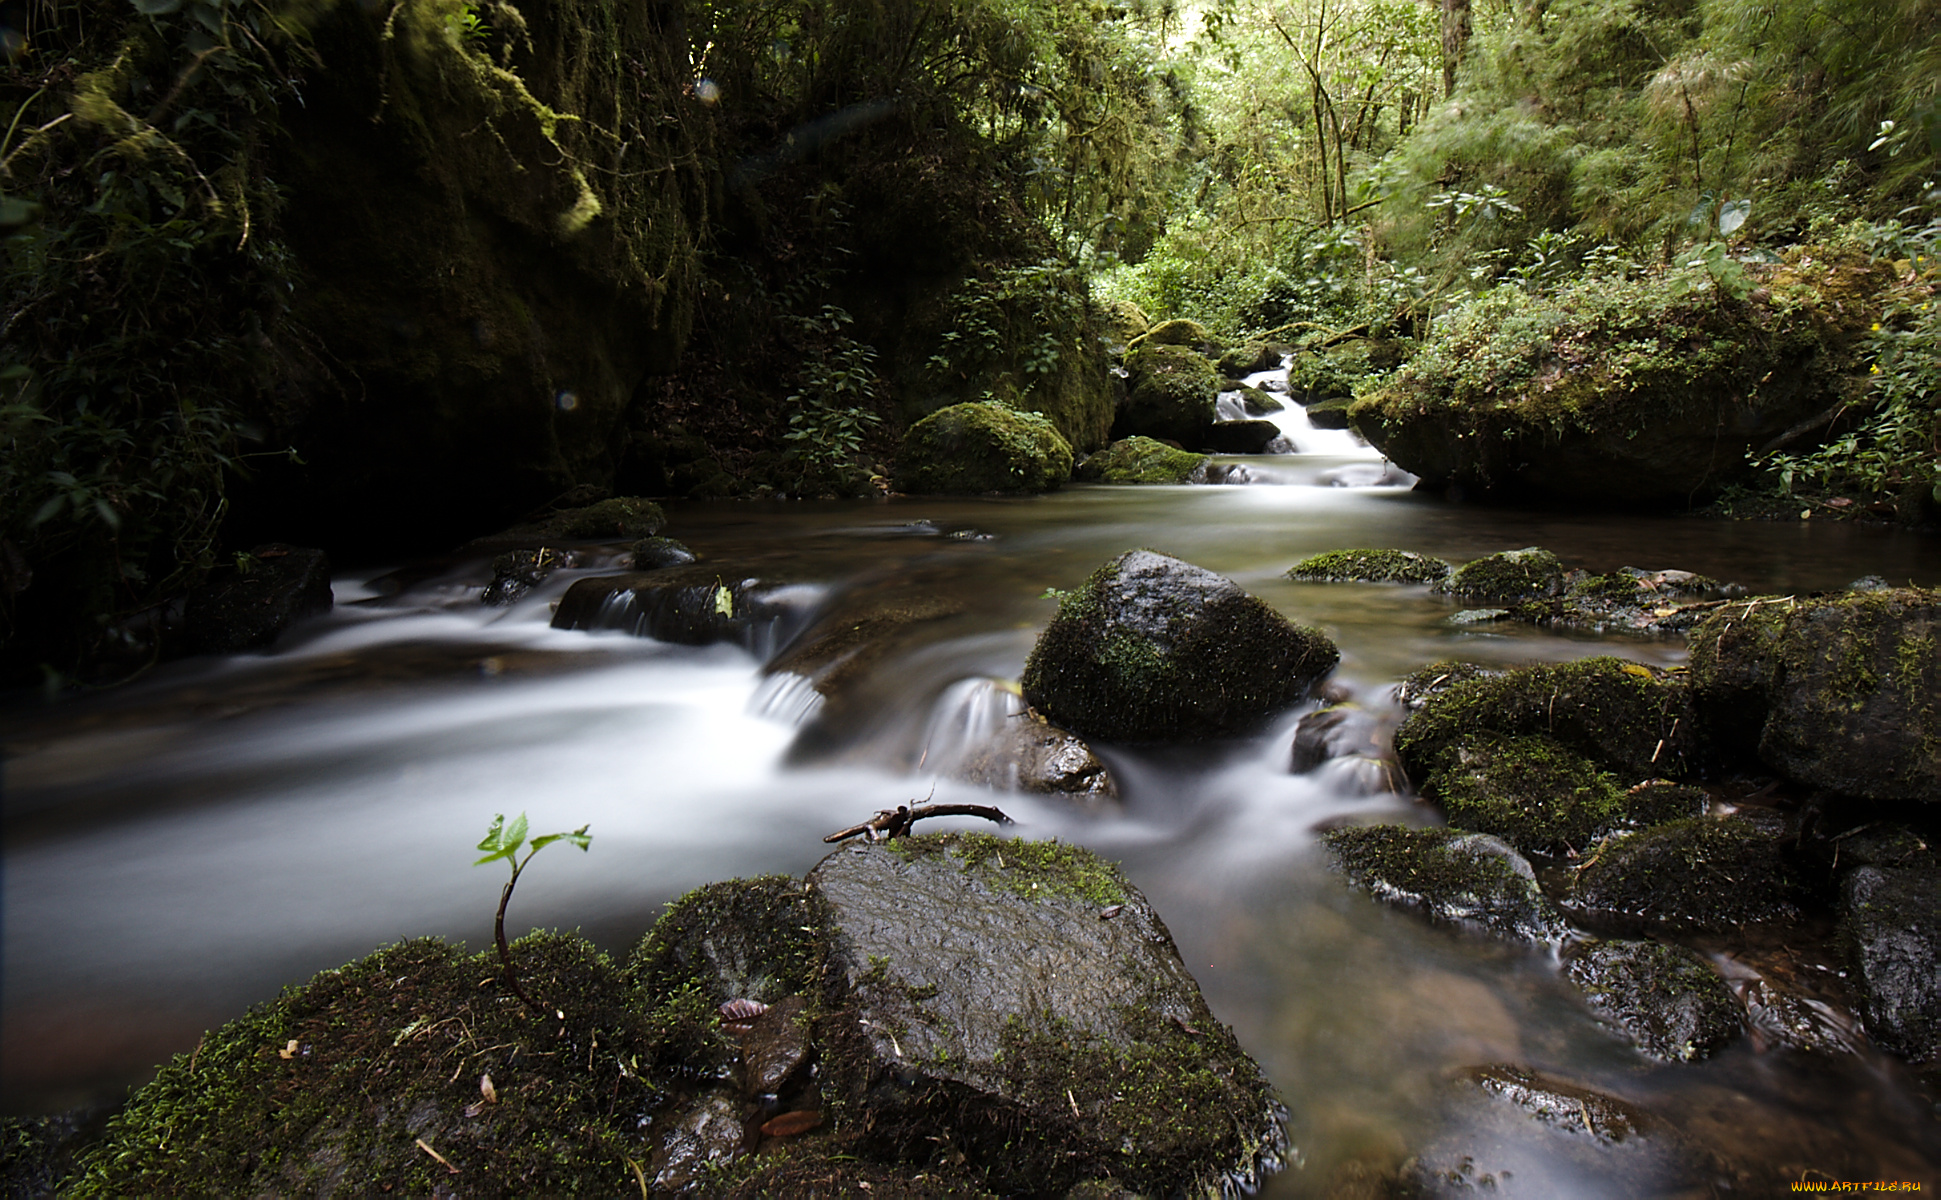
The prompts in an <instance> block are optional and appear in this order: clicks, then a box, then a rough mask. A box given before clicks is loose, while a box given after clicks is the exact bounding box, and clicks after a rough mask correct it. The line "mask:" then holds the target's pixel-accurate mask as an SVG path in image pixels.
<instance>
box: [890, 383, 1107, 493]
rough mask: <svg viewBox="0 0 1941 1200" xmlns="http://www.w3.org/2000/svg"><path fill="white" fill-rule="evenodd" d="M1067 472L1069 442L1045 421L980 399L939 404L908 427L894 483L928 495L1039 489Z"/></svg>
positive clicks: (1057, 481) (1063, 477)
mask: <svg viewBox="0 0 1941 1200" xmlns="http://www.w3.org/2000/svg"><path fill="white" fill-rule="evenodd" d="M1071 473H1072V448H1071V444H1070V443H1069V442H1067V441H1066V440H1065V438H1064V437H1063V436H1062V435H1061V434H1060V433H1059V432H1058V430H1057V429H1056V428H1054V427H1053V426H1052V423H1051V422H1050V421H1049V420H1047V419H1046V418H1045V417H1043V416H1040V415H1039V414H1037V413H1026V412H1018V411H1017V410H1015V409H1013V408H1010V407H1008V406H1006V405H1003V404H995V403H981V402H980V403H970V404H955V405H952V406H950V407H949V408H944V409H939V410H938V411H936V412H934V413H932V414H930V415H929V416H927V417H925V418H924V419H923V420H921V421H919V422H917V423H916V424H915V425H913V426H911V427H910V430H909V432H908V433H906V434H905V435H904V438H903V449H902V452H901V456H900V457H899V459H898V462H897V485H898V486H899V487H901V488H902V489H903V490H905V491H909V492H920V493H933V494H934V493H941V494H959V495H974V494H982V493H987V492H1044V491H1049V490H1051V489H1052V488H1055V487H1057V486H1058V485H1060V484H1062V483H1064V482H1065V480H1067V479H1069V478H1070V477H1071Z"/></svg>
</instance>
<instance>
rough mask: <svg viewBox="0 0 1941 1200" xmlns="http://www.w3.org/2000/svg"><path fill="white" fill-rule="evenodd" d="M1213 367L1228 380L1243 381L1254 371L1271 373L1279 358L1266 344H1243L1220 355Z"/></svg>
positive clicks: (1279, 361) (1277, 352)
mask: <svg viewBox="0 0 1941 1200" xmlns="http://www.w3.org/2000/svg"><path fill="white" fill-rule="evenodd" d="M1213 365H1214V369H1215V370H1217V371H1219V372H1220V374H1222V375H1224V376H1226V377H1227V378H1228V379H1244V378H1245V377H1247V376H1249V375H1252V374H1254V373H1255V372H1256V371H1271V370H1273V369H1274V368H1275V367H1278V366H1280V365H1281V356H1280V352H1279V351H1277V350H1275V349H1274V347H1272V346H1270V345H1268V344H1267V343H1266V342H1243V343H1241V344H1240V345H1238V346H1235V347H1234V348H1233V349H1231V350H1229V351H1227V352H1226V353H1225V354H1222V355H1221V356H1220V358H1219V361H1218V362H1216V363H1214V364H1213Z"/></svg>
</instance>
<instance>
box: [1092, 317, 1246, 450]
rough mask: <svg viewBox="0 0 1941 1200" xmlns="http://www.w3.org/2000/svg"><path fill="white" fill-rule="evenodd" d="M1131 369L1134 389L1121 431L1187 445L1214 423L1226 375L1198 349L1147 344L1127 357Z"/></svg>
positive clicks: (1131, 388)
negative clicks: (1218, 370) (1221, 374)
mask: <svg viewBox="0 0 1941 1200" xmlns="http://www.w3.org/2000/svg"><path fill="white" fill-rule="evenodd" d="M1126 372H1127V376H1128V378H1129V380H1130V383H1131V387H1130V389H1129V390H1128V392H1127V395H1126V405H1125V410H1124V412H1123V413H1122V414H1121V417H1120V420H1119V422H1118V424H1117V425H1115V426H1114V428H1115V429H1116V430H1119V431H1121V432H1123V433H1125V434H1143V435H1144V436H1146V437H1152V438H1161V439H1165V440H1168V441H1174V442H1179V443H1181V444H1182V445H1186V444H1191V443H1195V442H1197V441H1198V440H1199V438H1200V437H1201V435H1202V434H1203V433H1204V432H1205V430H1206V428H1207V426H1209V425H1211V424H1212V423H1213V418H1214V416H1215V414H1216V412H1217V409H1218V403H1219V396H1220V376H1219V373H1218V372H1216V371H1215V370H1214V369H1213V364H1211V363H1209V362H1207V361H1206V359H1204V358H1202V357H1201V356H1200V355H1199V354H1197V353H1195V352H1194V351H1192V350H1189V349H1187V348H1186V347H1184V346H1172V345H1161V344H1157V343H1152V342H1147V343H1144V344H1142V345H1141V346H1140V347H1139V348H1138V349H1136V350H1134V351H1133V352H1132V353H1130V354H1128V355H1126Z"/></svg>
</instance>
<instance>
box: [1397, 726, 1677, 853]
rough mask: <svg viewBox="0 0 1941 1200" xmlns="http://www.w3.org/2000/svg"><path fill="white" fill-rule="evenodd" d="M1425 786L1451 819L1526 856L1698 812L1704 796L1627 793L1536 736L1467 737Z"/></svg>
mask: <svg viewBox="0 0 1941 1200" xmlns="http://www.w3.org/2000/svg"><path fill="white" fill-rule="evenodd" d="M1425 790H1428V791H1432V792H1433V793H1434V795H1435V796H1436V797H1437V798H1438V799H1439V800H1440V802H1441V804H1442V810H1443V812H1444V813H1445V814H1447V815H1448V818H1449V822H1450V824H1452V825H1457V826H1460V827H1462V828H1464V829H1475V830H1478V831H1480V832H1483V833H1493V834H1495V835H1496V836H1498V837H1500V838H1502V839H1503V840H1504V841H1506V842H1508V843H1510V845H1512V846H1515V847H1516V848H1517V849H1518V850H1521V851H1523V852H1524V853H1525V854H1563V853H1574V852H1577V851H1581V850H1587V849H1589V848H1590V846H1591V845H1592V843H1594V842H1596V841H1597V840H1598V839H1599V838H1602V837H1604V836H1605V835H1606V834H1610V833H1614V832H1616V831H1618V830H1619V829H1624V828H1636V827H1640V826H1645V825H1652V824H1657V823H1659V822H1661V821H1664V820H1671V819H1675V818H1677V817H1692V816H1697V815H1698V812H1699V811H1702V807H1703V795H1704V793H1702V792H1696V790H1695V789H1681V790H1680V791H1677V792H1672V793H1668V794H1667V793H1663V792H1662V791H1654V790H1652V789H1643V790H1640V791H1627V790H1626V789H1624V788H1622V787H1620V786H1618V783H1617V781H1616V780H1615V779H1614V778H1613V777H1612V776H1611V775H1610V774H1608V773H1607V772H1604V771H1600V770H1598V769H1597V768H1596V767H1595V766H1594V765H1592V763H1591V761H1590V760H1589V759H1587V758H1585V757H1584V756H1583V755H1581V754H1578V753H1576V752H1575V751H1573V750H1571V749H1569V748H1568V747H1565V746H1563V745H1560V744H1559V743H1558V742H1557V741H1556V740H1554V739H1552V738H1549V737H1545V736H1544V735H1542V734H1524V735H1522V736H1519V737H1502V736H1499V735H1496V734H1482V735H1479V736H1477V737H1474V738H1471V739H1468V740H1466V741H1464V742H1462V743H1461V744H1460V745H1459V746H1458V748H1457V750H1456V755H1455V761H1454V762H1453V763H1451V764H1450V765H1449V766H1448V767H1446V768H1445V769H1443V770H1440V771H1438V772H1436V773H1435V774H1434V775H1432V776H1431V777H1430V779H1429V781H1428V786H1427V787H1426V788H1425ZM1694 796H1695V797H1696V799H1694ZM1634 802H1635V803H1634Z"/></svg>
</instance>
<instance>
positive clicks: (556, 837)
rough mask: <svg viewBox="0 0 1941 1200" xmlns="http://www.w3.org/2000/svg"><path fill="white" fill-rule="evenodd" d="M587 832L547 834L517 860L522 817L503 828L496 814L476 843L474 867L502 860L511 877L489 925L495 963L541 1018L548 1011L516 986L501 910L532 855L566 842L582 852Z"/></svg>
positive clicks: (501, 816) (523, 833)
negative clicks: (480, 852) (495, 951)
mask: <svg viewBox="0 0 1941 1200" xmlns="http://www.w3.org/2000/svg"><path fill="white" fill-rule="evenodd" d="M588 828H589V826H586V825H582V826H580V827H579V828H578V829H575V830H574V831H573V832H571V833H549V834H546V835H544V836H543V837H536V838H534V839H532V842H531V844H530V846H529V847H528V848H527V850H526V856H525V857H524V858H520V857H519V848H520V847H521V846H526V845H527V842H526V814H525V813H520V814H519V816H518V818H517V819H515V820H514V821H513V822H512V824H510V825H507V824H506V823H505V814H504V813H499V814H498V815H497V816H495V817H493V818H492V828H490V829H488V830H486V831H485V840H484V841H482V842H480V843H479V849H481V850H483V851H485V857H484V858H481V859H479V860H478V861H477V862H475V863H473V864H472V865H473V866H475V867H482V866H484V865H485V864H486V863H489V862H496V861H497V860H499V859H504V860H505V861H506V863H507V865H508V866H510V867H511V868H512V877H511V878H510V879H508V880H506V881H505V890H504V891H503V892H500V893H499V913H498V916H497V917H496V918H494V920H493V922H492V936H493V937H494V938H495V939H497V941H498V943H499V961H500V962H501V963H502V964H504V966H505V982H506V986H507V987H509V988H511V989H512V994H513V995H515V996H517V997H519V999H520V1000H521V1001H523V1002H524V1003H525V1006H526V1007H527V1008H529V1009H531V1010H532V1011H534V1012H536V1013H539V1014H540V1015H542V1016H543V1015H545V1014H546V1013H547V1011H548V1010H547V1009H546V1008H545V1007H544V1006H543V1005H541V1004H539V1003H538V1002H537V1001H535V1000H534V999H533V998H532V997H531V996H528V995H527V994H526V989H524V988H522V987H520V986H519V975H518V972H517V971H516V970H514V968H513V966H512V951H511V950H510V949H509V948H508V947H507V946H506V944H505V908H506V905H507V904H510V903H511V902H512V889H513V888H515V887H518V886H519V876H520V874H521V873H522V872H523V871H524V870H525V869H526V864H527V863H530V862H531V861H532V856H533V855H535V854H537V853H539V852H540V851H541V850H544V849H545V848H546V847H548V846H550V845H552V844H553V843H554V842H570V843H572V844H573V845H575V846H578V847H579V848H580V849H582V850H585V849H587V848H588V846H589V843H591V842H592V841H593V835H591V834H589V833H588V832H587V829H588ZM553 1011H554V1012H555V1013H556V1014H557V1015H559V1016H560V1017H562V1018H564V1016H565V1015H566V1014H564V1013H559V1012H558V1010H556V1009H555V1010H553Z"/></svg>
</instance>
